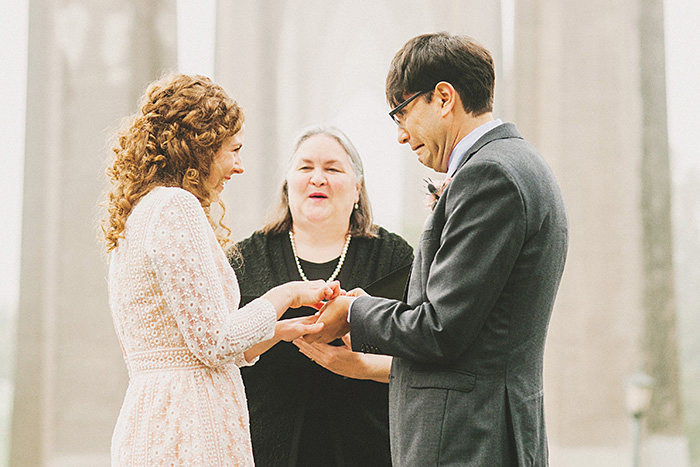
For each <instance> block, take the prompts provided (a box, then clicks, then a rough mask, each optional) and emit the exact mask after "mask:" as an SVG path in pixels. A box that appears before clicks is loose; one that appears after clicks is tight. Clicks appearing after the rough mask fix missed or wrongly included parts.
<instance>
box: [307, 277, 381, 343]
mask: <svg viewBox="0 0 700 467" xmlns="http://www.w3.org/2000/svg"><path fill="white" fill-rule="evenodd" d="M362 295H367V293H366V292H365V291H364V290H362V289H359V288H358V289H353V290H351V291H350V292H345V291H344V290H342V289H340V293H339V294H338V296H336V297H334V298H333V299H332V300H329V301H327V302H326V303H325V304H324V305H323V306H322V307H321V309H320V310H319V311H318V313H317V314H316V316H317V317H318V319H317V320H316V323H319V324H323V328H322V329H321V330H320V331H318V332H315V333H313V334H307V335H305V336H304V337H303V340H304V341H305V342H307V343H309V344H313V343H319V344H327V343H329V342H331V341H334V340H336V339H339V338H341V337H343V336H345V335H346V334H347V333H348V332H349V331H350V323H349V322H348V310H349V309H350V304H352V302H353V301H354V300H355V299H356V298H357V297H359V296H362Z"/></svg>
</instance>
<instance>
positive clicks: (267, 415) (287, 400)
mask: <svg viewBox="0 0 700 467" xmlns="http://www.w3.org/2000/svg"><path fill="white" fill-rule="evenodd" d="M238 247H239V249H240V251H241V254H242V256H243V264H242V265H239V264H238V263H237V261H235V260H234V261H232V265H233V266H234V268H235V269H236V275H237V277H238V281H239V284H240V288H241V296H242V298H241V305H244V304H245V303H247V302H249V301H251V300H253V299H254V298H257V297H259V296H260V295H262V294H264V293H265V292H266V291H268V290H269V289H270V288H272V287H274V286H276V285H279V284H282V283H285V282H288V281H291V280H301V277H300V275H299V272H298V271H297V268H296V264H295V263H294V256H293V253H292V249H291V244H290V241H289V236H288V235H287V234H286V233H285V234H282V235H271V236H266V235H263V234H261V233H258V232H256V233H255V234H253V235H252V236H251V237H249V238H247V239H245V240H243V241H241V242H240V243H239V244H238ZM412 261H413V250H412V248H411V246H410V245H409V244H408V243H407V242H406V241H405V240H403V239H402V238H401V237H399V236H398V235H396V234H392V233H389V232H388V231H386V230H385V229H382V228H380V229H379V231H378V237H377V238H360V237H354V238H353V239H352V240H351V241H350V246H349V248H348V252H347V256H346V259H345V262H344V264H343V267H342V269H341V270H340V273H339V275H338V277H337V279H338V280H340V284H341V287H343V288H344V289H345V290H351V289H353V288H355V287H362V288H367V287H371V286H372V284H375V285H376V284H378V283H379V284H382V283H383V282H387V279H389V280H391V282H393V283H394V284H396V282H397V281H396V279H392V277H393V278H398V281H399V282H400V289H401V290H402V289H403V287H404V286H405V282H406V277H407V274H408V270H409V269H410V264H411V262H412ZM337 262H338V259H336V260H333V261H330V262H328V263H323V264H315V263H309V262H305V261H302V268H303V269H304V273H305V274H306V276H307V277H308V278H309V279H310V280H314V279H324V280H325V279H328V277H329V276H330V275H331V274H332V272H333V270H334V269H335V267H336V265H337ZM383 279H384V281H382V280H383ZM391 289H392V290H393V292H392V293H390V295H391V294H394V295H395V294H396V290H397V287H396V286H395V285H394V286H392V287H391ZM392 298H401V296H398V297H392ZM315 312H316V310H313V309H311V308H306V307H303V308H298V309H289V310H287V312H286V313H285V314H284V315H283V316H282V319H286V318H294V317H297V316H304V315H310V314H313V313H315ZM336 344H338V345H339V344H340V342H339V341H338V342H336ZM241 373H242V375H243V381H244V383H245V388H246V394H247V398H248V408H249V411H250V430H251V437H252V443H253V454H254V456H255V463H256V465H259V466H261V467H278V466H279V467H287V466H298V467H315V466H319V467H320V466H323V467H334V466H337V467H341V466H342V467H373V466H377V467H379V466H387V467H389V466H390V465H391V457H390V452H389V417H388V385H387V384H384V383H378V382H374V381H366V380H356V379H352V378H345V377H343V376H339V375H336V374H334V373H332V372H330V371H328V370H326V369H324V368H322V367H321V366H319V365H317V364H315V363H313V362H311V361H310V360H309V359H308V358H307V357H306V356H304V355H303V354H301V353H300V352H299V350H298V349H297V347H296V346H295V345H294V344H292V343H289V342H280V343H278V344H277V345H275V346H274V347H273V348H271V349H270V350H268V351H267V352H265V353H264V354H263V355H261V357H260V359H259V361H258V362H257V363H256V364H255V365H254V366H251V367H246V368H242V369H241Z"/></svg>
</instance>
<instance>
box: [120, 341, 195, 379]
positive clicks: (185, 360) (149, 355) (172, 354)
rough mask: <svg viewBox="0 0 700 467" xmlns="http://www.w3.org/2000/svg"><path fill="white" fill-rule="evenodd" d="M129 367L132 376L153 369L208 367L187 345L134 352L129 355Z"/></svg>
mask: <svg viewBox="0 0 700 467" xmlns="http://www.w3.org/2000/svg"><path fill="white" fill-rule="evenodd" d="M127 367H128V368H129V375H130V376H133V375H135V374H137V373H146V372H153V371H169V370H192V369H195V368H208V367H207V366H206V365H205V364H204V363H202V362H201V360H199V359H198V358H197V357H195V356H194V355H193V354H192V352H190V349H188V348H186V347H185V348H174V349H162V350H149V351H146V352H134V353H132V354H129V355H128V357H127Z"/></svg>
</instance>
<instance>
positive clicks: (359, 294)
mask: <svg viewBox="0 0 700 467" xmlns="http://www.w3.org/2000/svg"><path fill="white" fill-rule="evenodd" d="M347 294H348V295H349V296H351V297H362V296H368V295H369V294H368V293H367V292H365V291H364V290H362V289H361V288H359V287H357V288H355V289H352V290H351V291H350V292H348V293H347Z"/></svg>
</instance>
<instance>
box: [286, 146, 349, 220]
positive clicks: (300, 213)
mask: <svg viewBox="0 0 700 467" xmlns="http://www.w3.org/2000/svg"><path fill="white" fill-rule="evenodd" d="M360 188H361V185H360V184H358V183H357V178H356V177H355V171H354V170H353V168H352V164H351V163H350V157H349V156H348V154H347V153H346V152H345V149H343V147H342V146H341V145H340V143H338V141H337V140H336V139H335V138H333V137H332V136H328V135H324V134H319V135H314V136H310V137H309V138H307V139H306V140H305V141H304V142H303V143H301V145H300V146H299V148H298V149H297V151H296V152H295V153H294V157H293V161H292V167H291V170H290V171H289V173H288V174H287V190H288V194H289V209H290V211H291V213H292V221H293V222H294V224H298V223H300V222H304V223H311V224H314V223H319V222H326V221H329V222H332V223H334V224H335V223H337V225H338V226H339V227H340V226H344V227H347V226H348V225H349V223H350V215H351V214H352V210H353V207H354V204H355V203H356V202H357V201H358V200H359V198H360Z"/></svg>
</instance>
